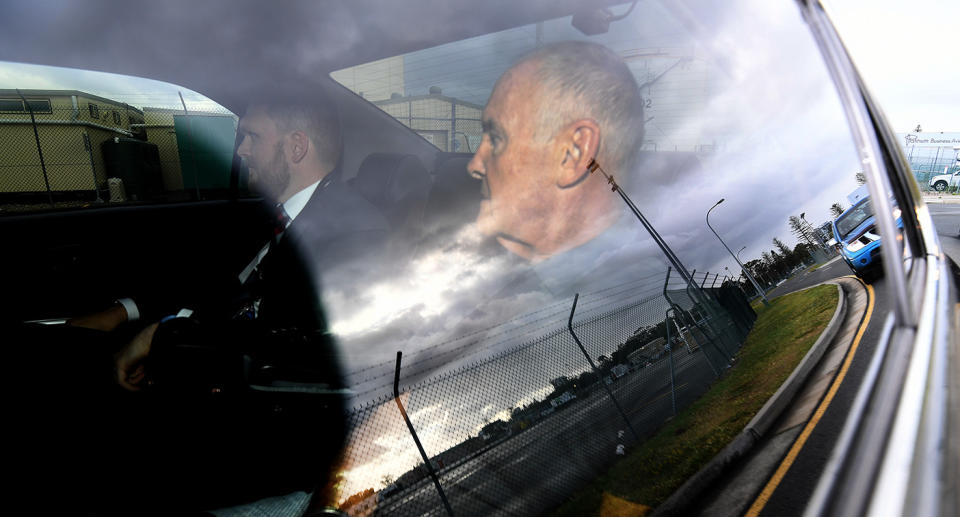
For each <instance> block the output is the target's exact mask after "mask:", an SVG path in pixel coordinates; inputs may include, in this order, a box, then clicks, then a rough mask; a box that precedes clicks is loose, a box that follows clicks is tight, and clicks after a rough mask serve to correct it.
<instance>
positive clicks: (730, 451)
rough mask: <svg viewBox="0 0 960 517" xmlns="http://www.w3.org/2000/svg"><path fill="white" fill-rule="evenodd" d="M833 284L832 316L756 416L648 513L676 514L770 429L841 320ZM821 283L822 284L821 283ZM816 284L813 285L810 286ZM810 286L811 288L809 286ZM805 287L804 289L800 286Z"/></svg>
mask: <svg viewBox="0 0 960 517" xmlns="http://www.w3.org/2000/svg"><path fill="white" fill-rule="evenodd" d="M827 283H829V284H834V285H836V286H837V291H838V292H839V299H838V300H837V308H836V310H834V311H833V317H832V318H831V319H830V322H829V323H827V327H826V328H825V329H824V330H823V332H822V333H821V334H820V337H819V338H817V341H816V342H815V343H814V344H813V346H811V347H810V350H808V351H807V355H805V356H804V358H803V360H801V361H800V364H798V365H797V367H796V368H794V370H793V373H791V374H790V376H789V377H787V380H786V381H784V382H783V384H781V385H780V388H779V389H777V391H776V393H774V394H773V396H772V397H770V399H768V400H767V403H766V404H764V405H763V407H762V408H760V411H759V412H757V414H756V416H754V417H753V419H752V420H750V422H749V423H748V424H747V426H746V427H745V428H744V429H743V431H741V432H740V433H739V434H738V435H737V437H736V438H734V439H733V441H732V442H730V443H729V444H728V445H727V446H726V447H724V448H723V450H721V451H720V452H719V453H717V455H716V456H714V457H713V459H711V460H710V461H709V462H708V463H707V464H706V465H704V466H703V468H701V469H700V470H699V471H697V473H696V474H694V475H693V476H691V477H690V478H689V479H687V481H686V482H684V484H683V485H681V486H680V488H678V489H677V490H676V491H675V492H674V493H673V494H672V495H671V496H670V497H669V498H667V500H666V501H664V502H663V504H661V505H659V506H658V507H657V508H656V510H654V512H653V513H652V514H651V517H661V516H666V515H680V514H682V513H683V511H684V510H685V509H686V508H687V507H688V506H689V505H690V504H692V503H694V502H696V501H698V500H699V499H700V497H699V496H700V495H701V494H703V493H704V492H705V491H706V490H707V489H709V488H710V486H711V485H712V484H713V482H714V481H716V480H717V478H719V477H720V476H721V475H722V474H723V473H724V472H725V471H726V470H727V469H728V468H729V467H730V465H732V464H734V463H735V462H737V461H738V460H739V459H740V458H742V457H744V456H746V455H747V453H749V452H750V450H751V449H753V447H754V445H756V444H757V442H759V441H760V438H761V437H763V435H764V434H765V433H766V432H767V431H768V430H769V429H770V426H771V425H772V424H773V422H774V421H775V420H776V419H777V417H779V416H780V414H781V413H782V412H783V410H784V409H786V407H787V406H788V405H789V404H790V402H792V401H793V397H794V396H795V395H796V394H797V391H799V390H800V387H801V386H802V385H803V383H804V382H805V381H806V380H807V377H808V376H809V375H810V372H811V371H812V370H813V368H814V367H815V366H816V365H817V363H818V362H820V359H821V358H823V355H824V353H825V352H826V350H827V347H828V346H829V345H830V342H831V341H833V338H834V337H836V335H837V332H838V331H839V330H840V327H841V325H842V324H843V316H844V314H845V313H846V308H847V301H846V297H845V296H844V294H843V286H841V285H840V284H839V283H838V282H827ZM821 285H822V284H821ZM814 287H816V286H814ZM811 289H812V288H811ZM803 290H805V289H803Z"/></svg>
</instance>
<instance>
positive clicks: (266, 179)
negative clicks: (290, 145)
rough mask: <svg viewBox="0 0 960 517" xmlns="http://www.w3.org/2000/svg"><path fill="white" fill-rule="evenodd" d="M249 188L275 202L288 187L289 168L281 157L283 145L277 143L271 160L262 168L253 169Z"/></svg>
mask: <svg viewBox="0 0 960 517" xmlns="http://www.w3.org/2000/svg"><path fill="white" fill-rule="evenodd" d="M253 170H254V173H253V174H251V175H250V188H252V189H254V190H256V191H257V192H259V193H260V194H261V195H263V196H264V197H267V198H270V199H271V200H274V201H277V200H279V198H280V195H281V194H283V192H284V191H285V190H286V189H287V187H288V186H289V185H290V167H289V165H288V164H287V161H286V160H285V159H284V156H283V143H282V142H281V143H278V144H277V146H276V148H275V149H274V153H273V157H272V159H271V160H270V161H269V162H268V163H266V164H265V166H264V167H255V168H253Z"/></svg>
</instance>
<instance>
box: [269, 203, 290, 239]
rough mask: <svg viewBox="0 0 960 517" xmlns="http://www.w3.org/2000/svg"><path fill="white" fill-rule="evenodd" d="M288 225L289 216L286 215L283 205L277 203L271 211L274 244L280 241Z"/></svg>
mask: <svg viewBox="0 0 960 517" xmlns="http://www.w3.org/2000/svg"><path fill="white" fill-rule="evenodd" d="M288 224H290V216H289V215H287V211H286V210H284V209H283V204H282V203H277V206H275V207H274V211H273V236H274V242H276V241H279V240H280V235H282V234H283V232H284V230H286V229H287V225H288Z"/></svg>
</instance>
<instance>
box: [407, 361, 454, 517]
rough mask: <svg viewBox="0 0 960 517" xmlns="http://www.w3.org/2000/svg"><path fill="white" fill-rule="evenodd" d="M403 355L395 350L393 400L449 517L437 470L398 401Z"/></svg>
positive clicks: (450, 509)
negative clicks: (434, 468)
mask: <svg viewBox="0 0 960 517" xmlns="http://www.w3.org/2000/svg"><path fill="white" fill-rule="evenodd" d="M402 357H403V352H401V351H400V350H397V370H396V372H395V373H394V375H393V400H394V402H396V403H397V407H398V408H400V414H401V415H403V421H404V422H406V423H407V429H409V430H410V436H413V441H414V443H416V444H417V450H419V451H420V457H421V458H423V463H424V464H425V465H426V466H427V471H428V472H429V473H430V477H431V478H433V485H434V486H435V487H437V493H439V494H440V499H441V500H443V506H445V507H446V508H447V514H449V515H450V517H453V508H451V507H450V501H447V495H446V494H445V493H443V487H442V486H440V478H439V477H437V472H436V471H435V470H433V465H432V464H431V463H430V458H429V457H428V456H427V451H425V450H423V445H422V444H421V443H420V438H418V437H417V430H416V429H414V428H413V422H411V421H410V417H409V416H407V410H406V409H404V408H403V403H402V402H400V359H401V358H402Z"/></svg>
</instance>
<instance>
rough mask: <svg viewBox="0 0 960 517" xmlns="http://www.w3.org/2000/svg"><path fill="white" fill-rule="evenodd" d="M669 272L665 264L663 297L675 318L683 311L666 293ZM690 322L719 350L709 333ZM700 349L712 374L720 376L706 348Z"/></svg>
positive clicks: (669, 269) (688, 285) (668, 267)
mask: <svg viewBox="0 0 960 517" xmlns="http://www.w3.org/2000/svg"><path fill="white" fill-rule="evenodd" d="M670 272H671V268H670V266H667V277H666V278H665V279H664V280H663V297H664V298H665V299H666V300H667V303H668V304H670V308H672V309H674V312H673V314H674V317H675V318H677V314H678V313H679V314H683V312H682V311H677V310H676V309H677V308H678V307H679V305H677V304H676V303H674V301H673V300H672V299H671V298H670V295H669V294H667V286H668V285H669V284H670ZM687 287H688V288H689V287H690V284H687ZM692 324H693V326H695V327H697V329H698V330H700V333H701V334H703V337H704V338H706V339H708V340H710V345H711V346H713V348H716V349H718V350H719V347H718V346H717V344H716V343H714V342H713V341H714V340H713V338H711V337H710V334H709V333H707V332H704V331H703V329H701V328H700V326H699V325H697V323H696V322H693V323H692ZM667 325H669V322H667ZM677 330H678V331H679V329H677ZM680 338H681V339H683V336H680ZM700 350H701V352H702V353H703V357H704V359H706V360H707V364H708V365H709V366H710V369H711V370H713V373H714V375H716V376H717V377H719V376H720V370H719V369H718V368H717V367H716V365H714V364H713V361H712V360H711V359H710V354H708V353H707V349H706V348H704V347H702V346H701V347H700ZM721 353H722V352H721Z"/></svg>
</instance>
